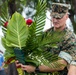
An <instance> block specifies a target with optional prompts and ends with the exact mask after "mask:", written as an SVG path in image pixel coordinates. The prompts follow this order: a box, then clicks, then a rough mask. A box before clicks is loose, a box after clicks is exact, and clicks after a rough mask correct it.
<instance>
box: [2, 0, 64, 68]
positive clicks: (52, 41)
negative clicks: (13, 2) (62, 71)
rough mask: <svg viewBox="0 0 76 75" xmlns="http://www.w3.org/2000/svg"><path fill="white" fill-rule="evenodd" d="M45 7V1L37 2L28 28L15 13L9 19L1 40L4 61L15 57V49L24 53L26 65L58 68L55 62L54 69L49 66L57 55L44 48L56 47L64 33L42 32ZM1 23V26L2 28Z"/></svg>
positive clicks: (22, 19)
mask: <svg viewBox="0 0 76 75" xmlns="http://www.w3.org/2000/svg"><path fill="white" fill-rule="evenodd" d="M46 5H47V4H46V0H39V1H38V5H37V7H36V10H37V11H36V14H35V15H34V21H33V23H32V25H31V26H30V27H28V26H27V25H26V22H25V20H24V18H23V17H22V16H21V15H20V14H19V13H18V12H15V13H14V14H13V15H12V17H11V19H10V20H8V26H7V28H5V29H6V31H5V33H6V34H5V35H4V37H3V38H2V44H3V46H4V47H5V48H6V51H5V60H6V61H7V60H8V59H9V58H11V57H15V53H14V50H13V49H14V48H16V47H17V48H19V49H21V50H23V51H24V53H25V61H26V63H28V64H33V65H35V66H37V65H40V64H44V65H47V66H50V67H52V68H56V67H58V66H59V65H58V64H59V63H57V62H55V63H54V64H56V65H57V66H56V67H55V66H53V65H52V64H51V65H50V62H53V61H56V60H58V59H59V58H58V56H57V55H54V54H51V53H50V52H48V51H45V48H47V47H57V42H60V41H61V40H62V36H63V35H64V33H60V32H58V33H57V32H52V33H50V32H49V33H43V32H42V30H43V28H44V25H45V18H46ZM3 14H4V13H3ZM4 18H5V16H4V17H2V19H3V20H4ZM5 21H6V20H5ZM3 23H4V22H3ZM3 23H2V24H1V25H2V26H3ZM3 31H4V29H3ZM60 34H61V35H60ZM58 35H60V36H58Z"/></svg>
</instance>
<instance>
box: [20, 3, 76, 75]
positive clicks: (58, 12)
mask: <svg viewBox="0 0 76 75" xmlns="http://www.w3.org/2000/svg"><path fill="white" fill-rule="evenodd" d="M51 16H52V22H53V25H54V27H53V28H51V29H49V30H48V31H47V32H52V31H63V32H65V35H64V36H63V38H64V40H63V41H61V42H59V43H58V48H57V49H56V48H51V49H50V51H51V52H53V53H55V54H58V56H59V57H60V58H61V59H60V60H57V61H56V62H58V63H60V64H63V65H65V66H62V65H60V66H59V67H57V68H51V67H48V66H45V65H40V66H38V67H34V66H31V65H21V68H22V69H23V70H26V71H27V72H29V73H31V72H56V71H59V72H60V75H67V71H68V70H67V69H66V67H68V66H70V67H75V68H76V50H75V49H76V36H75V34H74V32H72V31H71V30H69V29H68V28H67V26H66V20H67V19H68V5H66V4H62V3H53V4H52V13H51ZM53 63H54V62H53ZM53 63H50V64H53ZM53 66H56V64H53ZM70 72H71V69H69V73H70ZM73 73H74V74H73ZM68 75H70V74H68ZM72 75H76V74H75V72H73V71H72Z"/></svg>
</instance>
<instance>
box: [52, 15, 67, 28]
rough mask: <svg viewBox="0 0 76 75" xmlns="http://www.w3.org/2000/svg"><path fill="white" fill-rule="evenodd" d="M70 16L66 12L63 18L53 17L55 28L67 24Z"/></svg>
mask: <svg viewBox="0 0 76 75" xmlns="http://www.w3.org/2000/svg"><path fill="white" fill-rule="evenodd" d="M67 18H68V15H67V14H65V15H64V16H63V17H62V18H54V17H53V18H52V22H53V25H54V28H57V29H58V28H60V27H63V26H64V25H65V24H66V20H67Z"/></svg>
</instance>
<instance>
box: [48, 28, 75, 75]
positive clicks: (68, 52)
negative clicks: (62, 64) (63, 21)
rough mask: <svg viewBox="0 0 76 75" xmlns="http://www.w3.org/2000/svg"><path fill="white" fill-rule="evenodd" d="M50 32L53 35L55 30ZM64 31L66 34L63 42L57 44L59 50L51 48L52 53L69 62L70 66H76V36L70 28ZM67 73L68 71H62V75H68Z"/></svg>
mask: <svg viewBox="0 0 76 75" xmlns="http://www.w3.org/2000/svg"><path fill="white" fill-rule="evenodd" d="M49 31H50V33H51V32H52V31H54V30H53V28H51V29H50V30H49ZM64 31H65V32H66V33H65V35H64V36H63V38H64V39H63V41H61V42H59V43H57V48H50V52H51V53H54V54H58V56H59V57H60V58H62V59H64V60H66V61H67V62H68V65H69V64H72V65H76V35H75V34H74V33H73V32H72V31H71V30H69V29H68V28H65V30H64ZM66 72H67V69H64V70H63V71H60V75H67V73H66Z"/></svg>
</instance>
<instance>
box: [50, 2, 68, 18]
mask: <svg viewBox="0 0 76 75" xmlns="http://www.w3.org/2000/svg"><path fill="white" fill-rule="evenodd" d="M68 9H69V6H68V5H67V4H62V3H53V4H52V12H51V16H52V17H54V18H62V17H63V16H64V15H65V14H66V13H67V12H68Z"/></svg>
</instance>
